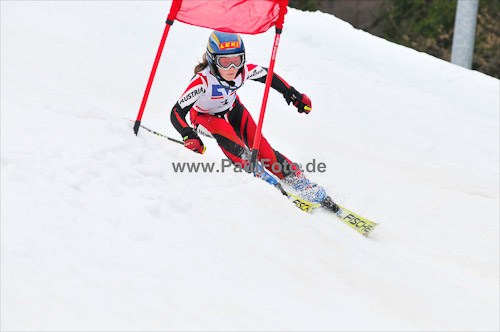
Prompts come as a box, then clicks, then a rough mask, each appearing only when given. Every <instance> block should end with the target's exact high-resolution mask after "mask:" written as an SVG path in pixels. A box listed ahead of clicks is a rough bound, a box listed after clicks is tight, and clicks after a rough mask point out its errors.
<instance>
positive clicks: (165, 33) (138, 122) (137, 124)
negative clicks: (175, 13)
mask: <svg viewBox="0 0 500 332" xmlns="http://www.w3.org/2000/svg"><path fill="white" fill-rule="evenodd" d="M172 24H174V21H173V20H170V19H167V24H166V26H165V30H164V31H163V35H162V37H161V42H160V47H158V51H157V52H156V58H155V62H154V63H153V69H151V74H150V75H149V80H148V84H147V86H146V91H145V92H144V96H143V97H142V103H141V107H140V109H139V114H138V115H137V120H136V121H135V124H134V133H135V134H136V135H137V132H138V131H139V128H140V127H141V119H142V114H143V113H144V108H146V102H147V101H148V96H149V91H151V85H153V80H154V78H155V74H156V69H157V68H158V63H159V62H160V58H161V53H162V52H163V46H165V41H166V40H167V36H168V31H169V30H170V27H171V26H172Z"/></svg>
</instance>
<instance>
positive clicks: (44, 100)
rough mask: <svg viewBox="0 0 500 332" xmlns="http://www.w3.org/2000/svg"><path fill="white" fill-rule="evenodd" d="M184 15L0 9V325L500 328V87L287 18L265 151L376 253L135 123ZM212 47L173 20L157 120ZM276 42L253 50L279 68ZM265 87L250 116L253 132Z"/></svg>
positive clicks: (316, 17)
mask: <svg viewBox="0 0 500 332" xmlns="http://www.w3.org/2000/svg"><path fill="white" fill-rule="evenodd" d="M169 8H170V3H169V2H159V1H141V2H139V1H88V2H87V1H53V2H51V1H2V2H1V329H2V330H24V331H32V330H36V331H48V330H50V331H59V330H64V331H76V330H79V331H82V330H85V331H95V330H100V331H103V330H106V331H118V330H120V331H138V330H143V331H159V330H162V331H163V330H356V331H363V330H369V331H374V330H383V331H396V330H408V331H416V330H421V331H425V330H427V331H431V330H432V331H435V330H454V331H462V330H476V331H477V330H498V329H499V328H500V327H499V324H500V323H499V258H500V257H499V111H500V106H499V99H500V84H499V80H497V79H494V78H491V77H488V76H485V75H483V74H481V73H478V72H475V71H468V70H465V69H462V68H460V67H457V66H454V65H452V64H449V63H447V62H444V61H441V60H438V59H436V58H433V57H431V56H429V55H426V54H422V53H418V52H416V51H414V50H411V49H408V48H404V47H401V46H398V45H395V44H392V43H389V42H387V41H385V40H383V39H380V38H376V37H373V36H371V35H369V34H367V33H365V32H362V31H359V30H356V29H354V28H353V27H352V26H350V25H349V24H347V23H345V22H343V21H341V20H339V19H337V18H335V17H334V16H331V15H327V14H322V13H319V12H316V13H306V12H300V11H297V10H293V9H290V10H289V13H288V14H287V16H286V20H285V29H284V32H283V35H282V38H281V42H280V46H279V51H278V57H277V63H276V67H275V70H276V72H277V73H279V74H280V75H281V76H283V77H284V78H285V79H286V80H287V81H288V82H290V83H291V84H292V85H294V86H295V87H296V88H297V89H298V90H299V91H303V92H305V93H307V94H308V95H309V96H310V97H311V99H312V101H313V106H314V107H313V111H312V112H311V114H310V115H308V116H305V115H303V114H298V113H297V112H296V111H295V110H294V108H293V107H289V106H287V105H286V103H285V102H284V100H283V98H282V97H281V96H280V95H279V94H277V93H276V92H274V91H271V95H270V99H269V103H268V109H267V112H266V119H265V124H264V135H265V136H266V137H267V138H268V140H269V141H270V143H271V144H272V145H273V146H274V147H275V148H277V149H278V150H279V151H280V152H282V153H284V154H285V155H286V156H288V157H289V158H290V159H292V160H294V161H298V162H302V163H307V162H310V161H312V160H313V159H316V161H317V162H324V163H325V164H326V165H327V171H326V172H324V173H311V174H309V177H310V178H311V179H313V180H315V181H318V182H319V183H321V184H323V185H324V187H325V188H326V189H327V191H328V192H329V193H330V195H331V196H332V197H333V198H334V200H336V201H338V202H339V203H340V204H341V205H343V206H345V207H346V208H348V209H351V210H353V211H354V212H356V213H358V214H360V215H362V216H365V217H367V218H369V219H372V220H374V221H377V222H379V223H380V226H379V227H378V228H377V229H376V230H375V231H374V232H373V234H372V236H371V237H370V238H364V237H362V236H360V235H359V234H358V233H356V232H355V231H354V230H352V229H350V228H349V227H348V226H347V225H345V224H343V223H342V222H340V221H339V220H338V219H336V218H335V217H334V216H332V215H329V214H327V213H325V212H318V213H317V214H316V215H313V216H311V215H307V214H306V213H303V212H301V211H300V210H298V209H296V208H294V207H293V206H292V205H291V204H290V203H289V202H288V201H287V200H286V199H285V198H283V197H282V196H281V195H280V194H279V193H278V192H277V191H275V190H274V189H273V188H271V187H270V186H269V185H267V184H265V183H264V182H262V181H259V180H257V179H254V178H252V177H251V176H249V175H246V174H240V173H234V172H233V171H232V170H229V171H226V172H224V173H211V174H203V173H191V174H189V173H175V172H174V171H173V169H172V162H183V161H188V162H215V163H217V164H220V162H221V158H222V157H223V155H222V152H221V151H220V150H219V148H218V147H217V145H216V144H215V142H214V141H212V140H209V139H205V143H206V145H207V153H206V154H205V155H203V156H201V155H196V154H194V153H191V152H190V151H188V150H187V149H184V148H183V147H180V146H178V145H176V144H174V143H170V142H169V141H167V140H165V139H164V138H161V137H158V136H155V135H151V134H150V133H148V132H146V131H144V130H142V131H140V133H139V136H138V137H136V136H135V135H133V133H132V123H131V122H129V121H125V120H123V119H122V117H127V118H132V119H134V118H135V117H136V115H137V111H138V108H139V104H140V101H141V98H142V94H143V92H144V88H145V85H146V82H147V79H148V76H149V71H150V69H151V65H152V63H153V59H154V56H155V54H156V50H157V47H158V44H159V41H160V37H161V34H162V32H163V28H164V19H165V17H166V15H167V13H168V10H169ZM208 35H209V30H207V29H203V28H197V27H192V26H188V25H185V24H182V23H179V22H176V23H175V24H174V26H173V28H172V29H171V31H170V35H169V37H168V39H167V43H166V47H165V51H164V54H163V57H162V61H161V64H160V67H159V69H158V73H157V77H156V79H155V82H154V85H153V89H152V91H151V95H150V98H149V102H148V106H147V109H146V112H145V115H144V118H143V124H144V125H146V126H148V127H150V128H152V129H155V130H157V131H159V132H161V133H164V134H167V135H171V136H174V137H176V138H177V137H178V134H177V133H176V131H175V130H174V129H173V127H172V126H171V124H170V120H169V116H170V109H171V107H172V106H173V104H174V103H175V101H176V99H177V98H178V96H179V95H180V94H181V93H182V91H183V90H184V88H185V87H186V84H187V82H188V81H189V79H190V77H191V75H192V69H193V66H194V64H196V62H197V61H198V60H199V59H201V55H202V53H203V52H204V50H205V45H206V40H207V38H208ZM273 38H274V32H273V31H269V32H268V33H265V34H263V35H258V36H244V40H245V44H246V48H247V57H248V59H249V61H251V62H254V63H259V64H262V65H266V66H267V65H268V63H269V55H270V52H271V47H272V41H273ZM263 90H264V86H263V85H262V84H260V83H258V82H249V83H247V85H246V86H245V88H244V89H242V90H241V91H240V92H239V95H240V98H241V99H242V101H243V103H245V105H246V106H247V108H248V109H249V110H250V111H251V113H252V114H253V116H254V118H255V119H257V118H258V114H259V110H260V101H261V98H262V94H263Z"/></svg>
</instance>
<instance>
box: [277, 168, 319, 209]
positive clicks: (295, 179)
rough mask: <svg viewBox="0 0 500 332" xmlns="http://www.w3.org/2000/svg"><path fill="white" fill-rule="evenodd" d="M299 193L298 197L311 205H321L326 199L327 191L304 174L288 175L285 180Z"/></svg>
mask: <svg viewBox="0 0 500 332" xmlns="http://www.w3.org/2000/svg"><path fill="white" fill-rule="evenodd" d="M282 181H283V182H284V183H285V184H287V185H289V186H290V187H292V188H293V190H295V191H296V192H297V196H298V197H300V198H302V199H303V200H306V201H308V202H311V203H321V202H322V201H323V200H324V199H325V198H326V197H327V195H326V191H325V189H323V187H322V186H320V185H319V184H317V183H314V182H311V181H309V179H308V178H306V177H305V175H304V173H302V172H297V173H291V174H289V175H287V176H286V177H285V178H284V179H283V180H282Z"/></svg>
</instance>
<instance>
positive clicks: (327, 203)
mask: <svg viewBox="0 0 500 332" xmlns="http://www.w3.org/2000/svg"><path fill="white" fill-rule="evenodd" d="M321 207H323V208H325V209H327V210H328V211H331V212H333V213H337V212H339V210H340V208H339V206H338V205H337V204H335V202H334V201H333V199H332V198H331V197H330V196H328V195H327V196H326V197H325V199H324V200H322V201H321Z"/></svg>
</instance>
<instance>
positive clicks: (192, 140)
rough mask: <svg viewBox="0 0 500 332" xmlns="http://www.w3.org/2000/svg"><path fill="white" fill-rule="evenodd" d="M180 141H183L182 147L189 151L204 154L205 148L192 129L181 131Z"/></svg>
mask: <svg viewBox="0 0 500 332" xmlns="http://www.w3.org/2000/svg"><path fill="white" fill-rule="evenodd" d="M181 135H182V140H183V141H184V146H185V147H186V148H188V149H189V150H191V151H194V152H196V153H200V154H204V153H205V150H206V147H205V145H203V141H202V140H201V139H200V137H199V136H198V134H197V133H196V132H195V131H194V129H193V128H191V127H187V128H184V129H182V131H181Z"/></svg>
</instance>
